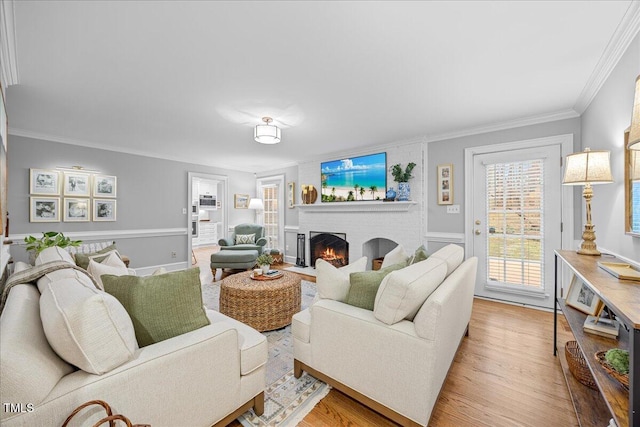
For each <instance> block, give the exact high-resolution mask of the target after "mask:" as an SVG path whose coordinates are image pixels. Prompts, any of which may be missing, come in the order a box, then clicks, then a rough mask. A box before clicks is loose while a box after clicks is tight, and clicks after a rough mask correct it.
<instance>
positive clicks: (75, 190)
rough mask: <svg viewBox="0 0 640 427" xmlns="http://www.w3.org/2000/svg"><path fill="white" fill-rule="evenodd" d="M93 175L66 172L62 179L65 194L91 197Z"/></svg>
mask: <svg viewBox="0 0 640 427" xmlns="http://www.w3.org/2000/svg"><path fill="white" fill-rule="evenodd" d="M90 178H91V176H90V175H89V174H88V173H81V172H65V173H64V180H63V181H62V187H63V194H64V195H65V196H77V197H89V196H90V195H91V183H90Z"/></svg>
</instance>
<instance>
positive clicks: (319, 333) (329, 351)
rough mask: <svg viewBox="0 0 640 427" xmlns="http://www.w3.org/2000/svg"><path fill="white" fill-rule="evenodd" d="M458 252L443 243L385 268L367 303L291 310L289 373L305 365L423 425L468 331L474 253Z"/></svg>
mask: <svg viewBox="0 0 640 427" xmlns="http://www.w3.org/2000/svg"><path fill="white" fill-rule="evenodd" d="M463 257H464V251H463V249H462V248H461V247H459V246H456V245H450V246H447V247H445V248H443V249H441V250H440V251H438V252H436V253H435V254H433V255H431V256H430V257H429V258H428V259H427V260H425V261H421V262H418V263H416V264H413V265H410V266H408V267H405V268H402V269H400V270H397V271H393V272H391V273H390V274H389V275H387V276H386V277H385V279H383V281H382V283H381V284H380V288H379V289H378V293H377V295H376V300H375V307H374V310H373V311H370V310H366V309H363V308H359V307H354V306H352V305H348V304H346V303H344V302H342V301H337V300H332V299H320V300H319V301H317V302H315V303H314V304H313V305H312V306H311V307H309V308H308V309H306V310H304V311H302V312H300V313H298V314H296V315H295V316H294V317H293V323H292V331H293V336H294V357H295V360H294V373H295V375H296V376H300V375H301V373H302V371H303V370H305V371H307V372H308V373H309V374H311V375H313V376H315V377H317V378H319V379H321V380H323V381H325V382H327V383H328V384H330V385H332V386H333V387H334V388H337V389H338V390H340V391H342V392H344V393H346V394H348V395H350V396H351V397H353V398H355V399H356V400H359V401H360V402H362V403H363V404H365V405H367V406H369V407H371V408H372V409H374V410H376V411H378V412H380V413H381V414H383V415H385V416H386V417H388V418H390V419H392V420H394V421H396V422H398V423H399V424H401V425H403V426H426V425H427V424H428V422H429V419H430V416H431V412H432V409H433V406H434V405H435V402H436V400H437V398H438V394H439V392H440V389H441V388H442V385H443V383H444V380H445V377H446V376H447V372H448V370H449V367H450V366H451V363H452V362H453V359H454V356H455V354H456V351H457V349H458V346H459V344H460V342H461V340H462V338H463V337H464V336H465V335H466V334H467V333H468V324H469V320H470V317H471V306H472V302H473V291H474V284H475V277H476V269H477V259H476V258H470V259H468V260H466V261H464V262H462V260H463ZM403 285H406V286H405V287H404V288H403ZM425 289H426V290H427V291H426V292H424V290H425ZM431 291H432V292H431ZM429 292H430V293H429ZM425 294H426V296H425ZM423 298H426V299H423ZM408 300H412V301H408ZM412 304H413V306H411V305H412ZM403 307H404V308H403ZM396 309H398V310H396ZM402 310H404V311H402ZM381 319H382V320H381Z"/></svg>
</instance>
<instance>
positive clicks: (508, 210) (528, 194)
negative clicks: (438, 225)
mask: <svg viewBox="0 0 640 427" xmlns="http://www.w3.org/2000/svg"><path fill="white" fill-rule="evenodd" d="M561 158H562V153H561V147H560V145H550V146H542V147H537V148H520V149H513V150H507V151H499V152H492V153H484V154H474V155H473V171H472V176H473V185H472V189H471V191H472V196H471V197H472V216H473V229H472V230H473V236H472V244H473V247H472V253H473V255H475V256H477V257H478V275H477V277H478V279H477V282H476V290H475V293H476V295H479V296H483V297H488V298H494V299H500V300H505V301H511V302H516V303H522V304H527V305H533V306H540V307H547V308H552V307H553V303H554V299H553V281H554V268H553V265H554V264H553V263H554V254H553V251H554V249H558V248H561V247H562V233H561V227H562V185H561V165H560V159H561Z"/></svg>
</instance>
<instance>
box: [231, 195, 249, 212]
mask: <svg viewBox="0 0 640 427" xmlns="http://www.w3.org/2000/svg"><path fill="white" fill-rule="evenodd" d="M233 207H234V208H236V209H249V195H248V194H234V195H233Z"/></svg>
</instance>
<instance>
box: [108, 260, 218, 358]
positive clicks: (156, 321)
mask: <svg viewBox="0 0 640 427" xmlns="http://www.w3.org/2000/svg"><path fill="white" fill-rule="evenodd" d="M102 283H103V284H104V290H105V291H107V292H108V293H110V294H111V295H113V296H114V297H116V298H117V299H118V301H120V303H121V304H122V305H123V306H124V308H125V309H126V310H127V313H129V316H130V317H131V320H132V321H133V329H134V330H135V332H136V339H137V340H138V345H139V346H140V347H144V346H147V345H149V344H153V343H156V342H160V341H164V340H166V339H169V338H172V337H175V336H178V335H182V334H184V333H187V332H190V331H193V330H196V329H199V328H201V327H203V326H206V325H208V324H209V323H210V322H209V319H208V318H207V315H206V313H205V310H204V308H203V306H202V290H201V288H200V269H199V268H197V267H196V268H190V269H188V270H183V271H174V272H170V273H166V274H160V275H157V276H146V277H138V276H112V275H109V274H105V275H103V276H102Z"/></svg>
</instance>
